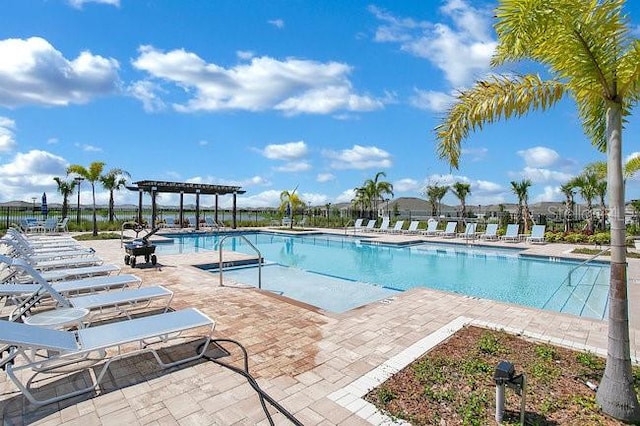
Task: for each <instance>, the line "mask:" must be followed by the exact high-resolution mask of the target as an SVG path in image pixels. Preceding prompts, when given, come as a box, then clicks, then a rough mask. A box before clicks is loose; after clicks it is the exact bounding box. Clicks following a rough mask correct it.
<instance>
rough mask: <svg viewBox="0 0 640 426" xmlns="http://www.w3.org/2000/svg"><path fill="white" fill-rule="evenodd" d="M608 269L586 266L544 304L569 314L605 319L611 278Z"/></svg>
mask: <svg viewBox="0 0 640 426" xmlns="http://www.w3.org/2000/svg"><path fill="white" fill-rule="evenodd" d="M605 271H606V269H602V268H589V267H586V268H584V269H583V270H581V271H579V272H578V271H576V272H574V274H573V275H572V279H571V282H570V283H569V281H566V282H564V283H562V285H561V286H560V287H559V288H558V289H557V290H556V292H555V293H554V295H553V296H552V297H551V298H550V299H549V300H548V301H547V303H546V304H545V305H544V308H545V309H553V310H556V311H560V312H564V313H567V314H572V315H578V316H583V317H588V318H597V319H603V318H604V317H605V315H606V310H607V292H608V290H609V279H608V276H607V274H606V273H605Z"/></svg>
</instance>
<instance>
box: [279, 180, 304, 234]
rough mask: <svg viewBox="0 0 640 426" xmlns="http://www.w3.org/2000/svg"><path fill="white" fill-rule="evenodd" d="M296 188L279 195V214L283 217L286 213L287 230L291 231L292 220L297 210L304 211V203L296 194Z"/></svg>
mask: <svg viewBox="0 0 640 426" xmlns="http://www.w3.org/2000/svg"><path fill="white" fill-rule="evenodd" d="M297 189H298V187H296V188H295V189H294V190H293V191H286V190H285V191H282V192H281V193H280V208H279V209H280V212H281V213H282V214H283V215H286V214H287V213H288V216H289V219H290V220H289V228H290V229H293V218H294V217H295V212H296V210H297V209H304V206H305V203H304V201H302V200H301V199H300V197H298V194H296V190H297Z"/></svg>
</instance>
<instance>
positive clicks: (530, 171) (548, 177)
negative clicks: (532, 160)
mask: <svg viewBox="0 0 640 426" xmlns="http://www.w3.org/2000/svg"><path fill="white" fill-rule="evenodd" d="M510 174H511V175H513V173H510ZM518 175H519V176H521V177H523V178H525V179H530V180H531V182H533V183H542V182H549V181H553V182H558V183H565V182H567V181H568V180H569V179H571V178H573V175H572V174H570V173H564V172H559V171H556V170H549V169H542V168H536V167H525V168H524V169H523V170H522V172H520V173H518Z"/></svg>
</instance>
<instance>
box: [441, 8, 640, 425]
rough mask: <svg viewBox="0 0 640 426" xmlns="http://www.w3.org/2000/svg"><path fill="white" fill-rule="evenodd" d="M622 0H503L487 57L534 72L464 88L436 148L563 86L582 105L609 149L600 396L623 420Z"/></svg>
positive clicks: (632, 397)
mask: <svg viewBox="0 0 640 426" xmlns="http://www.w3.org/2000/svg"><path fill="white" fill-rule="evenodd" d="M624 4H625V2H624V0H608V1H596V0H594V1H584V0H538V1H522V0H500V2H499V5H498V7H497V10H496V13H495V16H496V19H497V22H496V25H495V29H496V33H497V35H498V45H497V48H496V53H495V55H494V57H493V60H492V65H493V66H499V65H502V64H503V63H505V62H507V61H511V62H518V61H527V60H530V61H533V62H538V63H540V64H542V65H543V66H545V68H546V69H547V71H548V72H549V76H550V79H549V80H542V79H541V78H540V77H539V76H538V75H521V76H514V75H513V74H511V75H502V76H500V75H498V76H495V77H492V78H489V79H487V80H485V81H479V82H477V83H476V84H475V85H474V86H473V87H472V88H471V89H469V90H464V91H462V92H461V93H460V94H459V95H458V96H457V101H456V102H455V103H454V104H453V105H452V106H451V108H450V110H449V111H448V113H447V114H446V116H445V118H444V119H443V121H442V122H441V124H439V125H438V126H437V127H436V132H437V137H438V140H439V153H440V156H441V157H443V158H446V159H447V160H448V161H449V163H450V164H451V165H452V166H453V167H458V162H459V159H460V154H461V142H462V140H463V139H465V138H466V137H467V136H468V134H469V132H470V131H474V130H476V129H480V128H481V127H482V125H483V124H485V123H491V122H494V121H497V120H498V119H500V118H509V117H511V116H522V115H524V114H526V113H527V112H529V111H530V110H532V109H539V110H545V109H547V108H549V107H551V106H552V105H555V104H556V103H557V102H558V101H560V99H562V98H563V97H564V96H565V95H569V96H571V97H572V98H573V99H574V101H575V102H576V104H577V106H578V112H579V115H580V118H581V119H582V123H583V127H584V130H585V132H586V134H587V135H588V136H589V138H590V139H591V142H592V144H593V145H595V146H596V147H597V148H598V149H600V150H601V151H606V152H607V173H608V179H607V181H608V183H609V185H608V186H609V188H608V195H609V202H610V204H611V215H610V222H611V268H610V280H609V282H610V284H609V327H608V329H609V339H608V345H607V363H606V367H605V372H604V375H603V377H602V381H601V382H600V385H599V386H598V392H597V394H596V401H597V402H598V404H599V405H600V406H601V407H602V410H603V411H604V412H605V413H606V414H609V415H611V416H612V417H615V418H617V419H620V420H623V421H629V422H634V421H640V405H639V404H638V397H637V396H636V394H635V392H634V391H633V376H632V373H631V355H630V343H629V306H628V298H627V274H626V249H625V224H624V185H623V180H622V117H623V116H628V115H630V113H631V108H632V107H633V106H634V105H635V103H636V102H637V100H638V98H640V84H638V83H640V72H639V69H638V66H639V65H638V64H640V42H639V41H638V40H637V39H636V38H634V36H633V33H632V29H631V28H630V26H629V22H628V20H627V18H626V15H625V14H624V13H623V10H622V9H623V6H624Z"/></svg>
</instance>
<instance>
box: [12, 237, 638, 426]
mask: <svg viewBox="0 0 640 426" xmlns="http://www.w3.org/2000/svg"><path fill="white" fill-rule="evenodd" d="M340 234H343V233H338V236H339V235H340ZM372 238H375V239H379V240H380V241H385V242H398V241H403V239H404V241H406V240H408V239H415V238H416V237H415V236H404V235H396V234H376V235H375V236H372ZM432 239H433V238H425V240H432ZM451 241H452V240H447V242H451ZM453 241H455V240H453ZM83 244H85V245H87V246H91V247H94V248H95V249H96V251H97V254H98V255H99V256H101V257H102V258H103V259H104V260H105V262H109V263H114V264H116V265H120V266H122V267H123V271H122V272H123V273H135V274H136V275H138V276H140V277H141V278H142V280H143V286H147V285H156V284H162V285H164V286H166V287H168V288H169V289H171V290H172V291H173V292H174V293H175V297H174V300H173V303H172V307H173V308H174V309H181V308H185V307H188V306H195V307H197V308H199V309H201V310H202V311H203V312H204V313H206V314H207V315H209V316H211V317H212V318H213V319H215V320H216V322H217V326H216V332H215V335H216V337H226V338H231V339H235V340H238V341H240V342H241V343H243V344H244V345H245V346H246V347H247V350H248V352H249V355H250V359H249V364H250V371H251V373H252V374H254V375H255V376H256V378H257V381H258V383H259V384H260V385H261V387H263V389H264V390H265V391H266V392H268V393H269V394H270V395H271V396H272V397H273V398H275V399H276V400H277V401H278V402H279V403H280V404H282V405H283V406H284V407H285V408H286V409H287V410H289V411H290V412H291V413H293V414H294V415H295V416H296V417H297V418H298V419H299V420H300V421H301V422H302V423H303V424H305V425H323V426H325V425H336V424H349V425H370V424H372V423H373V424H376V423H377V422H375V421H374V420H375V419H374V418H371V421H369V420H366V419H364V418H362V417H361V416H360V415H358V414H356V413H357V412H358V410H356V413H354V412H353V411H352V410H348V409H346V408H345V407H344V406H343V405H341V404H338V403H336V401H334V400H333V399H335V395H337V394H336V392H340V390H342V389H344V388H346V387H347V386H349V385H350V384H352V383H354V382H356V381H357V380H359V379H361V378H362V377H366V375H367V374H368V373H369V372H371V371H376V370H375V369H376V368H377V367H378V366H380V365H383V364H384V363H385V362H387V361H390V360H395V359H397V358H395V357H396V356H400V354H401V353H406V352H404V351H405V350H407V348H411V347H412V345H414V344H416V342H421V341H422V339H425V337H426V336H430V335H432V334H433V333H434V332H436V331H437V330H440V329H442V328H443V327H444V328H446V327H448V325H449V324H450V323H451V321H454V320H456V319H458V318H461V317H463V318H468V319H469V320H470V321H472V322H473V323H476V324H483V323H485V324H494V325H495V326H496V327H498V328H504V329H512V330H519V331H524V332H525V333H526V334H528V335H530V336H531V337H535V338H539V339H540V340H543V341H551V342H556V343H558V344H562V345H565V346H570V347H575V348H584V347H588V348H592V351H594V352H599V353H602V352H603V351H604V350H605V349H606V343H607V325H606V321H600V320H592V319H585V318H579V317H576V316H571V315H565V314H559V313H554V312H550V311H541V310H537V309H531V308H525V307H521V306H517V305H512V304H507V303H498V302H492V301H489V300H484V299H475V298H470V297H466V296H462V295H458V294H452V293H447V292H442V291H434V290H428V289H416V290H410V291H407V292H405V293H402V294H398V295H397V296H396V297H394V298H393V300H390V302H389V303H372V304H369V305H366V306H363V307H361V308H357V309H354V310H351V311H348V312H345V313H343V314H328V313H326V312H317V311H313V310H309V309H306V308H305V307H303V306H296V305H295V304H292V303H287V301H285V300H283V299H281V298H276V297H272V296H269V295H266V294H262V293H261V292H259V291H257V290H255V289H237V288H231V287H220V286H219V285H218V279H219V277H218V275H217V274H211V273H208V272H205V271H203V270H201V269H199V268H196V267H193V266H191V265H193V264H203V263H211V262H213V261H217V253H196V254H193V255H192V254H189V255H163V256H161V257H159V258H158V262H159V264H158V265H157V267H145V268H136V269H134V270H131V269H130V268H128V267H126V266H124V265H123V264H122V259H123V249H122V248H120V245H119V244H120V242H119V240H112V241H90V242H84V243H83ZM496 245H498V244H496ZM506 246H507V247H522V248H529V250H528V251H530V252H532V253H534V254H542V255H547V256H558V257H575V258H578V259H584V258H585V257H584V256H582V257H581V256H576V255H570V254H567V253H566V252H567V251H569V250H570V249H571V246H569V245H563V244H546V245H535V246H531V245H527V244H521V245H516V244H506ZM243 258H247V256H244V255H240V254H236V253H228V252H225V260H236V259H243ZM628 271H629V273H628V276H629V299H630V302H631V304H632V306H638V305H639V304H640V260H639V259H629V270H628ZM630 315H631V317H630V328H631V333H630V339H631V342H630V343H631V350H632V357H635V358H636V359H637V357H638V356H639V354H640V318H638V316H639V315H640V312H637V311H631V312H630ZM422 350H423V349H422V348H420V350H416V352H419V351H422ZM410 351H411V350H410ZM232 352H233V351H232ZM229 358H231V359H233V358H234V355H232V356H231V357H229ZM154 365H155V361H154V360H148V359H145V358H143V357H134V358H132V359H131V363H130V364H126V365H122V366H118V368H117V369H115V370H114V371H113V373H114V377H115V378H118V377H126V378H127V384H126V385H123V386H118V387H109V386H105V387H104V388H102V389H100V390H99V392H97V393H96V394H95V395H91V394H88V395H86V396H83V397H76V398H73V399H70V400H67V401H63V402H61V403H59V404H52V405H50V406H46V407H42V408H39V409H36V408H34V407H32V406H30V405H29V404H28V403H27V402H26V401H25V399H24V398H23V397H22V396H21V395H20V394H19V393H18V392H17V391H16V388H15V387H14V386H13V384H12V383H11V382H10V381H8V380H7V378H6V376H5V375H4V374H0V410H1V411H0V412H1V413H2V417H3V421H4V422H5V423H8V424H16V425H20V424H38V425H47V426H48V425H61V424H65V425H108V424H114V423H123V424H124V423H127V424H131V425H136V424H139V425H147V424H182V425H187V424H207V425H225V426H226V425H246V424H252V425H253V424H256V425H261V426H262V425H267V424H268V421H267V420H266V418H265V416H264V413H263V412H262V410H261V408H260V404H259V401H258V398H257V396H256V395H255V393H254V392H253V391H252V390H251V388H250V387H249V385H248V384H247V383H246V381H245V380H244V379H243V378H241V377H239V376H237V375H235V374H233V373H231V372H229V371H227V370H223V369H222V368H220V367H217V366H215V365H213V364H212V363H207V362H202V363H195V364H192V365H188V366H185V367H182V368H174V369H170V370H166V371H160V372H156V371H155V370H154V369H153V368H152V367H153V366H154ZM67 380H68V379H59V380H58V381H57V382H56V384H57V385H58V386H61V387H65V386H68V381H67ZM357 383H360V382H357ZM362 384H364V382H362ZM331 395H333V397H330V396H331ZM357 404H359V403H355V405H357ZM271 412H272V413H273V417H274V422H275V423H276V424H289V423H288V422H287V420H286V419H285V418H284V417H283V416H282V415H280V414H279V413H277V412H275V411H274V410H271Z"/></svg>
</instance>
